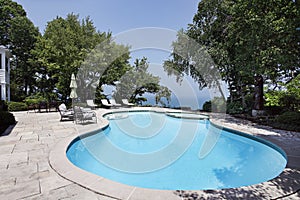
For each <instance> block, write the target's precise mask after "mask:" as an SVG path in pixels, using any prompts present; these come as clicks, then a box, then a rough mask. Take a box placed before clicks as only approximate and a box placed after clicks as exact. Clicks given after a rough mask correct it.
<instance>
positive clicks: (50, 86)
mask: <svg viewBox="0 0 300 200" xmlns="http://www.w3.org/2000/svg"><path fill="white" fill-rule="evenodd" d="M106 38H107V34H106V33H100V32H98V31H96V29H95V27H94V25H93V22H92V21H91V20H90V19H89V18H88V17H87V18H85V19H82V20H81V21H80V20H79V16H78V15H75V14H73V13H72V14H69V15H68V16H67V18H66V19H63V18H61V17H57V18H56V19H54V20H53V21H51V22H49V23H48V25H47V27H46V29H45V33H44V35H43V36H41V37H40V38H38V42H37V44H36V48H35V49H34V50H33V51H32V53H33V54H34V56H35V57H34V59H33V60H32V62H33V63H34V64H35V65H36V66H38V68H39V69H40V71H39V73H38V80H37V81H38V83H39V86H40V87H42V88H40V90H42V91H54V90H55V91H56V92H57V93H58V94H59V95H60V96H61V97H60V98H61V99H62V100H63V101H66V100H67V98H68V96H69V94H70V88H69V84H70V77H71V74H72V73H75V74H76V73H77V71H78V69H79V68H80V66H81V65H82V63H83V60H84V58H85V57H86V55H87V53H88V52H89V51H90V50H91V49H93V48H95V46H96V45H97V44H99V43H100V42H101V41H103V40H105V39H106ZM45 79H46V80H45ZM44 87H46V88H44Z"/></svg>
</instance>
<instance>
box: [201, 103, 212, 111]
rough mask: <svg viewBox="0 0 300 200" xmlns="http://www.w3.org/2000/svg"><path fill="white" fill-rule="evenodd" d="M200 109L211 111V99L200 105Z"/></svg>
mask: <svg viewBox="0 0 300 200" xmlns="http://www.w3.org/2000/svg"><path fill="white" fill-rule="evenodd" d="M202 110H203V111H205V112H211V101H206V102H205V103H204V104H203V106H202Z"/></svg>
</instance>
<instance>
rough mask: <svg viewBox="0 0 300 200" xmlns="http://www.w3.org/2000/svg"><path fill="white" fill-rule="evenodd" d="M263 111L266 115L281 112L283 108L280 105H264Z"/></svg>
mask: <svg viewBox="0 0 300 200" xmlns="http://www.w3.org/2000/svg"><path fill="white" fill-rule="evenodd" d="M265 111H266V113H267V114H268V115H279V114H282V113H283V111H284V108H283V107H281V106H265Z"/></svg>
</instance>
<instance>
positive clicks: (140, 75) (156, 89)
mask: <svg viewBox="0 0 300 200" xmlns="http://www.w3.org/2000/svg"><path fill="white" fill-rule="evenodd" d="M148 67H149V64H148V62H147V58H145V57H143V58H142V59H136V60H135V62H134V65H133V66H130V68H129V70H128V71H127V72H126V73H125V74H124V75H123V76H122V77H121V78H120V80H119V81H118V83H117V85H116V92H115V94H114V97H115V98H116V99H129V100H130V101H131V102H133V103H140V104H141V103H142V102H143V101H146V100H147V99H146V98H145V97H144V96H143V95H144V94H145V93H152V94H156V103H158V102H161V103H163V101H161V98H163V97H165V98H167V101H168V102H169V100H170V96H171V92H170V91H169V89H168V88H166V87H163V86H160V84H159V81H160V79H159V77H157V76H154V75H152V74H151V73H149V72H148V71H147V70H148Z"/></svg>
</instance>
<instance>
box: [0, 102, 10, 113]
mask: <svg viewBox="0 0 300 200" xmlns="http://www.w3.org/2000/svg"><path fill="white" fill-rule="evenodd" d="M7 110H8V106H7V103H6V101H4V100H0V111H7Z"/></svg>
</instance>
